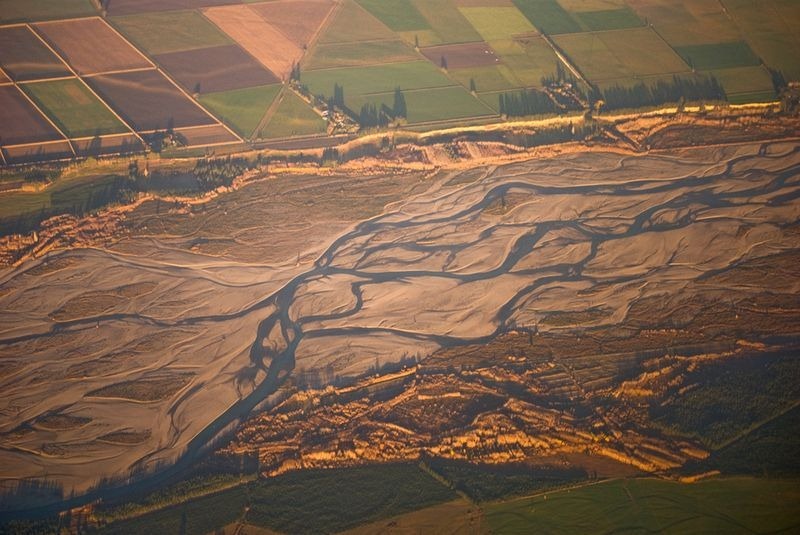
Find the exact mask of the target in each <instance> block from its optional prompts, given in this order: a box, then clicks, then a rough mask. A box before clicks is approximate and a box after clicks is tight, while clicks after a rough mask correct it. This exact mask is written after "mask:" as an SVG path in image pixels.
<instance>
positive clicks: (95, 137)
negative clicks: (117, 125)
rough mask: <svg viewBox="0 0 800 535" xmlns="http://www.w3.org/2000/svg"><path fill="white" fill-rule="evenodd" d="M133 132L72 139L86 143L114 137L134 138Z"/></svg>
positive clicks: (72, 138)
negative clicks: (91, 140) (90, 140)
mask: <svg viewBox="0 0 800 535" xmlns="http://www.w3.org/2000/svg"><path fill="white" fill-rule="evenodd" d="M132 135H133V133H132V132H118V133H111V134H100V135H99V136H78V137H71V138H70V139H71V140H72V141H86V140H87V139H108V138H112V137H123V136H132Z"/></svg>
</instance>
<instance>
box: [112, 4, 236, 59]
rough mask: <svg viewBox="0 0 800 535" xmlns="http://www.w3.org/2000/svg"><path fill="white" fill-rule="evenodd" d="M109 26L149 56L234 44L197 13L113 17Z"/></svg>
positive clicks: (184, 12)
mask: <svg viewBox="0 0 800 535" xmlns="http://www.w3.org/2000/svg"><path fill="white" fill-rule="evenodd" d="M111 22H112V23H113V24H114V25H115V26H116V27H117V28H119V29H120V31H122V33H124V34H125V35H126V36H127V37H128V38H129V39H130V40H131V41H133V42H134V43H135V44H136V45H138V46H139V47H141V48H142V49H144V50H145V51H146V52H149V53H150V54H166V53H169V52H180V51H183V50H194V49H196V48H205V47H211V46H223V45H230V44H232V43H233V41H231V39H230V38H229V37H228V36H226V35H225V34H224V33H222V32H221V31H220V30H219V29H218V28H217V27H216V26H214V25H213V24H212V23H211V22H209V21H208V19H206V18H205V17H203V16H202V15H201V14H200V13H198V12H197V11H171V12H168V13H142V14H139V15H128V16H125V17H113V18H112V19H111Z"/></svg>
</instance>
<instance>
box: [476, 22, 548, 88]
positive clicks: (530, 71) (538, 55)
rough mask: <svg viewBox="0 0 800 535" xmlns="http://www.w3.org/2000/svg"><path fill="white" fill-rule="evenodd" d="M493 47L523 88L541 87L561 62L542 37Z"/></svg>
mask: <svg viewBox="0 0 800 535" xmlns="http://www.w3.org/2000/svg"><path fill="white" fill-rule="evenodd" d="M492 47H493V48H494V49H495V51H497V54H498V55H499V56H500V58H501V60H502V62H503V63H504V64H505V65H506V66H507V67H508V68H509V69H511V71H512V72H513V73H514V75H513V76H514V77H513V79H512V80H516V81H517V83H518V85H521V86H528V87H541V85H542V78H543V77H545V76H553V75H554V74H555V73H556V69H557V65H558V64H559V63H560V62H561V61H560V60H559V59H558V57H557V56H556V54H555V52H553V49H552V48H551V47H550V45H548V44H547V42H546V41H545V40H544V39H543V38H542V37H541V36H535V37H525V38H523V39H515V40H513V41H512V40H504V41H495V42H493V43H492ZM479 91H482V90H481V89H479Z"/></svg>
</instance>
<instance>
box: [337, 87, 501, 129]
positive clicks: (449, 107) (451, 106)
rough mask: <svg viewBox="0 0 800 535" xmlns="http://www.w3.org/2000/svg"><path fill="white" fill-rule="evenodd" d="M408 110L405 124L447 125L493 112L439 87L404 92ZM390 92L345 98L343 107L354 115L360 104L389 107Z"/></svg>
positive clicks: (463, 94) (474, 100)
mask: <svg viewBox="0 0 800 535" xmlns="http://www.w3.org/2000/svg"><path fill="white" fill-rule="evenodd" d="M403 95H404V96H405V99H406V105H407V106H408V122H409V123H423V122H428V121H447V120H451V119H458V118H461V117H479V116H485V115H494V114H495V111H494V110H493V109H491V108H490V107H489V106H487V105H486V104H484V103H483V102H481V101H480V100H478V99H477V98H475V97H473V96H472V95H471V94H470V93H469V91H467V90H466V89H465V88H463V87H458V86H454V87H440V88H436V89H420V90H413V91H404V92H403ZM393 99H394V92H390V93H382V94H378V95H367V96H362V97H352V98H347V97H346V100H347V104H348V106H350V107H351V109H353V110H355V111H356V112H358V110H360V109H361V106H363V105H364V104H367V103H370V104H376V105H377V106H379V107H380V105H381V104H385V105H386V106H389V107H391V105H392V102H393Z"/></svg>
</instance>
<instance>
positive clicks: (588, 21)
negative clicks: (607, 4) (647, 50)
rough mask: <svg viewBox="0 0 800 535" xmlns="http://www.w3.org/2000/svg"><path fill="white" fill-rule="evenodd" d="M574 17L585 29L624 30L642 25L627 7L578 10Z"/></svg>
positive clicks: (592, 30)
mask: <svg viewBox="0 0 800 535" xmlns="http://www.w3.org/2000/svg"><path fill="white" fill-rule="evenodd" d="M574 17H575V18H576V19H577V20H578V22H579V23H580V24H581V26H583V27H584V28H585V29H586V30H587V31H591V32H594V31H606V30H624V29H626V28H637V27H639V26H644V23H643V22H642V20H641V19H640V18H639V17H638V16H636V13H634V12H633V11H631V9H630V8H629V7H622V8H619V9H605V10H601V11H579V12H577V13H575V14H574Z"/></svg>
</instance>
